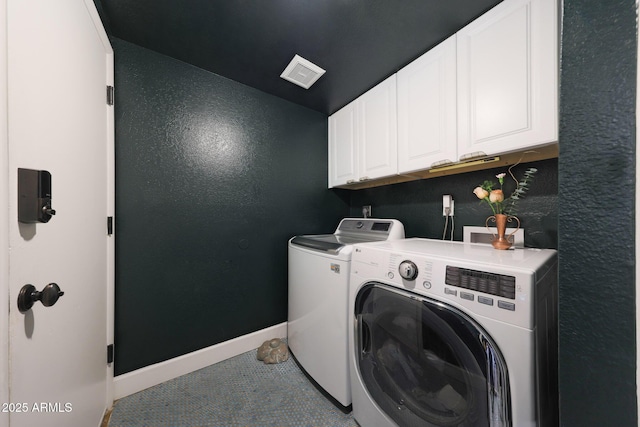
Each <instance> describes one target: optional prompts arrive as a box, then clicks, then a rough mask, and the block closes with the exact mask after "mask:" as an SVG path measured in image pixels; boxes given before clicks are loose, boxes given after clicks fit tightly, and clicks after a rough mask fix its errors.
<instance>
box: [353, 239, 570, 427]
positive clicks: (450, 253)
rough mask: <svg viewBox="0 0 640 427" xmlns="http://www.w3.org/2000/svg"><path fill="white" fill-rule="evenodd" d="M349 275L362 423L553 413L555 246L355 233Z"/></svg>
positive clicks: (436, 422)
mask: <svg viewBox="0 0 640 427" xmlns="http://www.w3.org/2000/svg"><path fill="white" fill-rule="evenodd" d="M349 287H350V289H349V313H350V314H349V319H350V324H351V327H350V328H349V349H350V354H349V363H350V370H351V391H352V405H353V415H354V417H355V419H356V421H357V422H358V423H359V424H360V425H361V426H362V427H386V426H401V427H402V426H437V427H442V426H449V427H485V426H491V427H497V426H500V427H502V426H513V427H533V426H539V427H551V426H557V425H558V390H557V376H558V373H557V352H558V350H557V253H556V251H555V250H549V249H542V250H540V249H515V250H496V249H494V248H493V247H491V246H488V245H482V244H470V243H462V242H451V241H440V240H428V239H417V238H413V239H406V240H398V241H388V242H380V243H368V244H366V245H355V246H354V250H353V255H352V261H351V280H350V285H349Z"/></svg>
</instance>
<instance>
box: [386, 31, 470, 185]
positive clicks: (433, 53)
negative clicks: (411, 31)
mask: <svg viewBox="0 0 640 427" xmlns="http://www.w3.org/2000/svg"><path fill="white" fill-rule="evenodd" d="M456 102H457V101H456V36H455V35H454V36H452V37H450V38H449V39H447V40H445V41H444V42H442V43H440V44H439V45H438V46H436V47H435V48H433V49H431V50H430V51H429V52H427V53H425V54H424V55H422V56H421V57H420V58H418V59H416V60H415V61H414V62H412V63H411V64H409V65H407V66H406V67H405V68H403V69H402V70H400V71H399V72H398V172H399V173H403V172H413V171H417V170H422V169H428V168H429V167H431V165H432V164H433V163H437V162H446V161H449V162H455V161H457V159H458V157H457V149H456V144H457V139H456V134H457V132H456Z"/></svg>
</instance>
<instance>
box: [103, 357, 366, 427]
mask: <svg viewBox="0 0 640 427" xmlns="http://www.w3.org/2000/svg"><path fill="white" fill-rule="evenodd" d="M205 426H206V427H209V426H214V427H236V426H237V427H240V426H242V427H254V426H255V427H258V426H259V427H267V426H273V427H287V426H297V427H357V426H358V424H357V423H356V422H355V420H354V419H353V416H352V415H351V413H348V414H345V413H344V412H343V411H341V410H340V409H339V408H338V407H336V406H335V405H334V404H333V403H332V402H331V401H329V400H328V399H327V398H326V397H325V396H324V395H323V393H321V392H320V391H319V390H318V389H317V388H316V387H315V386H314V385H313V384H312V383H311V382H310V381H309V379H308V378H307V377H306V376H305V375H304V373H303V372H302V371H301V370H300V368H299V367H298V365H297V364H296V362H295V361H294V360H293V358H291V357H290V358H289V360H287V361H286V362H283V363H280V364H275V365H266V364H264V363H263V362H261V361H259V360H257V359H256V351H255V350H254V351H249V352H247V353H243V354H241V355H239V356H236V357H232V358H230V359H227V360H224V361H222V362H220V363H216V364H215V365H211V366H208V367H206V368H203V369H200V370H198V371H195V372H192V373H190V374H187V375H183V376H181V377H178V378H175V379H173V380H170V381H167V382H165V383H162V384H159V385H157V386H155V387H151V388H149V389H146V390H143V391H141V392H139V393H135V394H132V395H130V396H127V397H125V398H122V399H120V400H118V401H116V402H115V404H114V409H113V412H112V413H111V419H110V421H109V427H205Z"/></svg>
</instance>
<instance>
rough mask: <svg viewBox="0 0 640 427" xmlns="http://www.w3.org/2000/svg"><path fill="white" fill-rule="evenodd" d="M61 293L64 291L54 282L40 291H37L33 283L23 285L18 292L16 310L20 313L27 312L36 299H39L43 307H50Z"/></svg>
mask: <svg viewBox="0 0 640 427" xmlns="http://www.w3.org/2000/svg"><path fill="white" fill-rule="evenodd" d="M62 295H64V292H62V291H61V290H60V286H58V285H57V284H56V283H49V284H48V285H47V286H45V287H44V289H43V290H42V292H38V290H36V287H35V286H33V285H24V286H23V287H22V289H20V293H19V294H18V310H20V313H24V312H27V311H29V310H30V309H31V307H33V304H34V303H35V302H36V301H40V302H41V303H42V305H44V306H45V307H51V306H52V305H54V304H55V303H56V302H57V301H58V299H59V298H60V297H61V296H62Z"/></svg>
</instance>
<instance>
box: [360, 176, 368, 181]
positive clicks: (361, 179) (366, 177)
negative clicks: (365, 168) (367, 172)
mask: <svg viewBox="0 0 640 427" xmlns="http://www.w3.org/2000/svg"><path fill="white" fill-rule="evenodd" d="M368 179H369V177H368V176H363V177H362V178H360V179H359V180H358V181H367V180H368Z"/></svg>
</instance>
